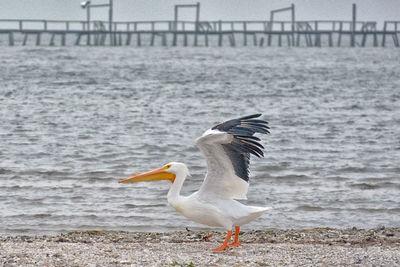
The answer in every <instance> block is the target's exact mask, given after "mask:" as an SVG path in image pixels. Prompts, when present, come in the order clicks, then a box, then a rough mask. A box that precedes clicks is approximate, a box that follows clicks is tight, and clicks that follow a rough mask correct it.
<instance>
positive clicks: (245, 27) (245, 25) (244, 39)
mask: <svg viewBox="0 0 400 267" xmlns="http://www.w3.org/2000/svg"><path fill="white" fill-rule="evenodd" d="M232 30H233V29H232ZM243 45H244V46H247V23H246V22H245V21H244V22H243Z"/></svg>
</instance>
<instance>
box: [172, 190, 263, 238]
mask: <svg viewBox="0 0 400 267" xmlns="http://www.w3.org/2000/svg"><path fill="white" fill-rule="evenodd" d="M168 203H169V204H170V205H171V206H172V207H174V208H175V209H176V210H177V211H178V212H179V213H181V214H182V215H183V216H185V217H186V218H188V219H189V220H191V221H194V222H197V223H201V224H204V225H208V226H215V227H224V228H225V229H227V230H230V229H232V227H233V226H241V225H244V224H246V223H249V222H251V221H252V220H254V219H256V218H258V217H259V216H261V214H263V213H264V212H266V211H267V210H269V209H270V208H261V207H252V206H245V205H243V204H242V203H240V202H238V201H236V200H233V199H210V200H204V199H201V197H200V196H199V194H198V192H196V193H194V194H192V195H190V196H187V197H184V196H180V197H168Z"/></svg>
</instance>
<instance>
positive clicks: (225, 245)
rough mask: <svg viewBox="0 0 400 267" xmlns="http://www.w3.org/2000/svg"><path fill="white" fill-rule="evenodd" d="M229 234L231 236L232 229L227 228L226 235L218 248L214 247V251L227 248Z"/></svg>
mask: <svg viewBox="0 0 400 267" xmlns="http://www.w3.org/2000/svg"><path fill="white" fill-rule="evenodd" d="M231 236H232V230H228V234H227V236H226V238H225V241H224V243H223V244H222V245H221V246H220V247H219V248H216V249H213V250H214V251H222V250H224V249H227V248H229V245H228V242H229V240H230V239H231Z"/></svg>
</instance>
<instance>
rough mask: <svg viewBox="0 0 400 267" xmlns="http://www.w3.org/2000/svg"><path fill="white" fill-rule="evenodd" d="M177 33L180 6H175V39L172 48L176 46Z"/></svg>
mask: <svg viewBox="0 0 400 267" xmlns="http://www.w3.org/2000/svg"><path fill="white" fill-rule="evenodd" d="M177 31H178V6H177V5H175V8H174V34H173V39H172V46H176V41H177Z"/></svg>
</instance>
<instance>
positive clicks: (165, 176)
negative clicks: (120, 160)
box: [118, 167, 176, 183]
mask: <svg viewBox="0 0 400 267" xmlns="http://www.w3.org/2000/svg"><path fill="white" fill-rule="evenodd" d="M167 169H168V168H167V167H162V168H160V169H156V170H152V171H149V172H145V173H142V174H134V175H133V176H131V177H129V178H128V179H125V180H120V181H118V183H137V182H147V181H155V180H169V181H171V183H173V182H174V181H175V176H176V175H175V174H173V173H170V172H167V171H166V170H167Z"/></svg>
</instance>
